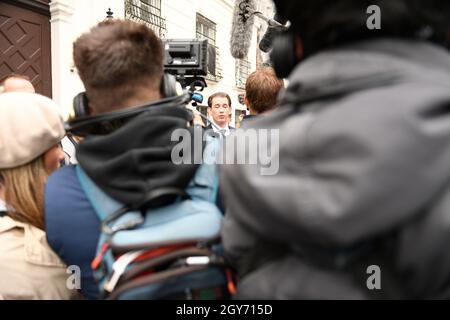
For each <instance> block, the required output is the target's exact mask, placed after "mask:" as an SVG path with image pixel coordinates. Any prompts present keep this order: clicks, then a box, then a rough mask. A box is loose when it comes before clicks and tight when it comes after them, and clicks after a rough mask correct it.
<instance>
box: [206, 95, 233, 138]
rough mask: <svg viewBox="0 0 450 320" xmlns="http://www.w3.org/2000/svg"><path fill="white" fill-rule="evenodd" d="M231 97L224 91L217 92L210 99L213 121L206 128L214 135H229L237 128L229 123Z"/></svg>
mask: <svg viewBox="0 0 450 320" xmlns="http://www.w3.org/2000/svg"><path fill="white" fill-rule="evenodd" d="M231 110H232V109H231V98H230V96H229V95H228V94H226V93H224V92H216V93H214V94H213V95H211V96H210V97H209V99H208V114H209V116H210V117H211V123H210V124H209V125H208V126H207V127H206V130H207V131H208V132H209V133H210V134H211V135H212V136H222V137H227V136H229V135H230V134H231V133H232V132H233V131H235V130H236V128H234V127H231V126H229V125H228V121H229V113H230V111H231Z"/></svg>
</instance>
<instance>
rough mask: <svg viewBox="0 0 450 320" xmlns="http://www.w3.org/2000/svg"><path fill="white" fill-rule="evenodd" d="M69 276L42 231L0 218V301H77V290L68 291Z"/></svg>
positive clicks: (6, 218)
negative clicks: (75, 299)
mask: <svg viewBox="0 0 450 320" xmlns="http://www.w3.org/2000/svg"><path fill="white" fill-rule="evenodd" d="M69 276H71V274H68V273H66V266H65V265H64V263H63V262H62V261H61V260H60V259H59V257H58V256H57V255H56V254H55V253H54V252H53V251H52V250H51V249H50V247H49V245H48V244H47V240H46V237H45V232H44V231H42V230H40V229H38V228H35V227H33V226H30V225H28V224H24V223H20V222H16V221H14V220H12V219H11V218H9V217H3V218H0V300H1V299H8V300H9V299H14V300H17V299H27V300H32V299H33V300H35V299H39V300H53V299H74V298H79V293H78V292H77V291H76V290H69V289H67V286H66V282H67V279H68V277H69Z"/></svg>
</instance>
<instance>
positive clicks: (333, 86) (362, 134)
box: [221, 39, 450, 299]
mask: <svg viewBox="0 0 450 320" xmlns="http://www.w3.org/2000/svg"><path fill="white" fill-rule="evenodd" d="M252 126H253V127H254V128H269V129H270V128H272V129H279V130H280V145H279V151H278V152H276V153H275V154H274V156H276V157H279V161H280V162H279V171H278V173H277V174H275V175H272V176H262V175H261V174H260V172H261V170H260V169H261V168H260V167H261V166H260V165H223V166H222V167H221V188H222V191H223V194H224V195H225V201H226V203H227V206H228V208H227V209H228V210H227V215H226V218H225V222H224V226H223V232H222V236H223V241H224V246H225V250H226V253H227V255H228V257H229V259H230V261H232V262H233V263H234V265H235V266H236V268H237V269H238V271H239V273H240V275H241V277H242V278H241V281H240V284H239V286H238V294H237V298H250V299H252V298H255V299H305V298H306V299H309V298H311V299H364V298H373V297H374V296H377V294H378V293H380V294H379V297H390V298H392V297H393V298H396V297H408V298H450V251H449V250H448V247H449V244H450V55H449V53H448V52H447V51H446V50H445V49H444V48H440V47H438V46H435V45H432V44H429V43H424V42H416V41H406V40H391V39H380V40H372V41H367V42H361V43H358V44H352V45H349V46H346V47H342V48H339V49H336V50H332V51H325V52H322V53H319V54H317V55H315V56H312V57H310V58H308V59H307V60H305V61H304V62H303V63H301V65H299V66H298V67H297V68H296V70H294V72H293V73H292V75H291V77H290V85H289V87H288V88H287V90H286V92H285V94H284V96H283V97H282V102H281V107H280V108H279V109H278V110H277V111H276V112H274V113H273V114H271V115H270V116H268V117H264V118H262V119H258V120H256V121H254V122H253V123H252ZM238 148H245V146H243V145H239V146H238ZM369 265H375V266H377V265H378V266H379V267H380V268H381V278H380V279H381V290H369V289H368V287H367V280H368V279H369V278H370V276H371V274H372V273H371V272H369V273H367V267H369ZM355 270H357V271H355ZM372 280H373V279H372ZM370 281H371V280H370V279H369V282H370ZM399 288H400V290H399ZM374 293H376V294H375V295H374Z"/></svg>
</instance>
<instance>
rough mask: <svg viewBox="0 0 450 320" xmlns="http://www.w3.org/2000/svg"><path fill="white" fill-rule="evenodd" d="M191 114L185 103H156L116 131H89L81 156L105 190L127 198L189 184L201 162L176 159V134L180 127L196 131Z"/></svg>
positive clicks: (136, 198)
mask: <svg viewBox="0 0 450 320" xmlns="http://www.w3.org/2000/svg"><path fill="white" fill-rule="evenodd" d="M168 108H170V109H168ZM190 117H191V115H190V113H189V111H187V110H186V109H185V108H183V107H167V106H155V107H151V109H149V110H148V111H146V112H144V113H142V114H140V115H139V116H136V117H135V118H133V119H131V120H129V121H128V122H127V123H126V124H125V125H124V126H122V127H121V128H120V129H118V130H116V131H114V132H113V133H111V134H108V135H95V136H94V135H93V136H88V137H86V139H85V140H83V141H82V142H81V143H80V145H79V146H78V148H77V159H78V162H79V164H80V166H81V167H82V168H83V170H84V171H85V172H86V174H87V175H88V176H89V177H90V178H91V179H92V180H93V181H94V182H95V183H96V184H97V185H98V186H99V187H100V188H101V189H102V190H103V191H104V192H105V193H107V194H108V195H109V196H111V197H112V198H114V199H115V200H117V201H119V202H121V203H124V204H136V203H140V202H141V201H143V200H144V199H145V198H146V196H147V195H148V193H149V192H151V191H154V190H156V189H158V188H164V187H172V188H179V189H184V188H185V187H186V186H187V185H188V183H189V181H190V180H191V179H192V177H193V176H194V174H195V172H196V169H197V166H196V165H194V164H181V165H175V164H174V163H173V162H172V159H171V154H172V149H173V147H174V146H175V145H177V144H178V141H171V135H172V133H173V131H174V130H176V129H187V130H190V131H191V133H193V128H190V127H189V126H188V121H189V119H190ZM192 140H193V139H192Z"/></svg>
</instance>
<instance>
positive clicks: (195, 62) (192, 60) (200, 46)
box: [162, 39, 208, 91]
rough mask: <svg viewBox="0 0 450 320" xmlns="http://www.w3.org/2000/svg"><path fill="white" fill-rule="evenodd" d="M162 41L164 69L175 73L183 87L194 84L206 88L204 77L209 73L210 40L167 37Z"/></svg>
mask: <svg viewBox="0 0 450 320" xmlns="http://www.w3.org/2000/svg"><path fill="white" fill-rule="evenodd" d="M162 41H163V45H164V71H165V72H166V73H170V74H172V75H174V76H175V78H176V80H177V81H178V82H180V83H181V85H182V87H183V88H186V87H191V88H193V87H194V86H195V87H196V86H202V87H203V88H206V87H207V84H206V81H205V78H204V77H205V76H206V75H207V74H208V40H198V39H165V40H162ZM200 84H201V85H200ZM200 91H201V90H200Z"/></svg>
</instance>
